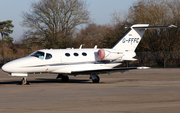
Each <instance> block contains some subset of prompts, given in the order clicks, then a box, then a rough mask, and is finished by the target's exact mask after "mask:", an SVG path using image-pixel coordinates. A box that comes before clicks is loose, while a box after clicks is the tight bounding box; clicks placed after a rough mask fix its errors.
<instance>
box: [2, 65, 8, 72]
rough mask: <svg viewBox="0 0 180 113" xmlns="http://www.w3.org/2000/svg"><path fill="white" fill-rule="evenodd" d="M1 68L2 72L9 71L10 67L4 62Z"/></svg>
mask: <svg viewBox="0 0 180 113" xmlns="http://www.w3.org/2000/svg"><path fill="white" fill-rule="evenodd" d="M1 69H2V70H3V71H4V72H9V69H10V67H9V66H8V64H4V65H3V66H2V67H1Z"/></svg>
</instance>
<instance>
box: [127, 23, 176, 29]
mask: <svg viewBox="0 0 180 113" xmlns="http://www.w3.org/2000/svg"><path fill="white" fill-rule="evenodd" d="M173 27H177V26H175V25H169V26H145V25H141V24H140V25H138V24H137V25H133V26H132V27H131V28H134V29H135V28H136V29H146V28H148V29H158V28H173ZM126 28H127V27H126Z"/></svg>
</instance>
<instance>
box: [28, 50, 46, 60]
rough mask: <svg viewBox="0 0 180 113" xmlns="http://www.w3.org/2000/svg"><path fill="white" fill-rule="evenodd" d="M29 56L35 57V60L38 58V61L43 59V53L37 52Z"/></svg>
mask: <svg viewBox="0 0 180 113" xmlns="http://www.w3.org/2000/svg"><path fill="white" fill-rule="evenodd" d="M30 56H33V57H37V58H40V59H44V52H41V51H37V52H35V53H33V54H31V55H30Z"/></svg>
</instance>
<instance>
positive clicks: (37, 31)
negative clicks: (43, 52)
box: [22, 0, 89, 48]
mask: <svg viewBox="0 0 180 113" xmlns="http://www.w3.org/2000/svg"><path fill="white" fill-rule="evenodd" d="M22 17H23V19H24V20H23V22H22V25H23V26H25V27H28V28H30V30H31V32H33V34H34V35H35V36H36V37H37V38H38V39H40V40H41V41H43V42H44V44H45V47H47V48H59V47H64V45H65V46H67V45H66V44H67V43H68V42H69V38H70V37H71V35H72V32H73V31H74V29H75V28H76V27H77V26H78V25H81V24H86V23H88V22H89V12H88V11H87V9H86V4H85V2H84V1H82V0H40V1H39V2H37V3H32V5H31V10H30V13H28V12H26V13H25V12H24V13H23V15H22Z"/></svg>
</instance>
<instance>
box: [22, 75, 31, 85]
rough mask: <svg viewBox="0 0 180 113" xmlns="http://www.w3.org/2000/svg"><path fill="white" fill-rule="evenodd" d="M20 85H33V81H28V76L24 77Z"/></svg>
mask: <svg viewBox="0 0 180 113" xmlns="http://www.w3.org/2000/svg"><path fill="white" fill-rule="evenodd" d="M20 85H31V83H30V82H28V81H27V78H26V77H23V79H22V80H21V83H20Z"/></svg>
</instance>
